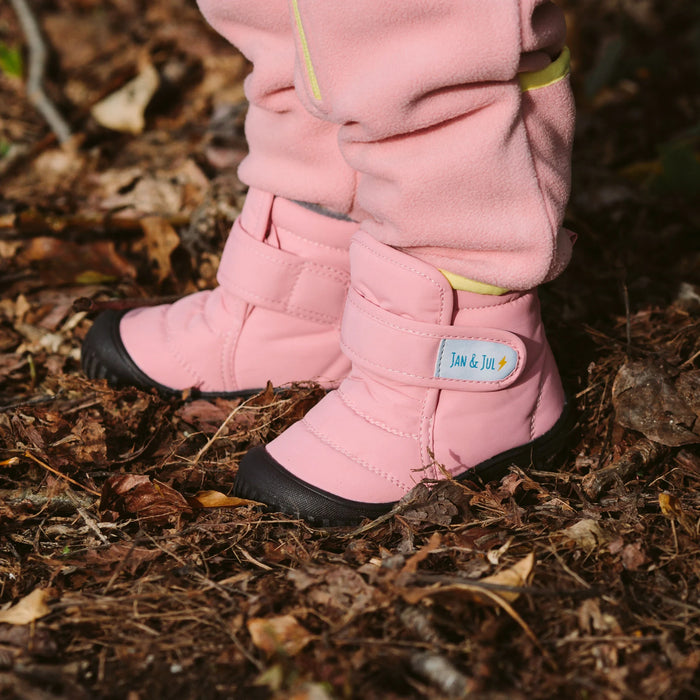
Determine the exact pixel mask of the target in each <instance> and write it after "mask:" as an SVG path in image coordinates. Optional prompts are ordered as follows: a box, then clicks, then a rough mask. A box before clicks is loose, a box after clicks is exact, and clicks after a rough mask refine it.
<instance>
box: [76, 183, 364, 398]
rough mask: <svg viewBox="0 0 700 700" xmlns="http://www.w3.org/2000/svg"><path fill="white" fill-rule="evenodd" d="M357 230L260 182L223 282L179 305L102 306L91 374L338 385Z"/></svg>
mask: <svg viewBox="0 0 700 700" xmlns="http://www.w3.org/2000/svg"><path fill="white" fill-rule="evenodd" d="M356 229H357V224H355V223H354V222H351V221H343V220H338V219H333V218H331V217H328V216H324V215H322V214H318V213H316V212H314V211H311V210H309V209H307V208H305V207H303V206H301V205H299V204H295V203H293V202H290V201H289V200H286V199H281V198H275V197H273V195H271V194H267V193H265V192H261V191H259V190H253V189H251V190H250V192H249V193H248V197H247V199H246V202H245V205H244V207H243V211H242V212H241V215H240V217H239V218H238V220H237V221H236V222H235V223H234V225H233V229H232V230H231V234H230V235H229V238H228V241H227V243H226V248H225V249H224V254H223V256H222V258H221V265H220V267H219V273H218V281H219V285H220V286H219V287H217V288H216V289H215V290H213V291H204V292H198V293H196V294H191V295H189V296H187V297H184V298H183V299H181V300H179V301H177V302H176V303H174V304H167V305H162V306H153V307H144V308H140V309H135V310H133V311H129V312H128V313H126V314H124V313H118V312H111V311H107V312H104V313H102V314H101V315H100V316H99V317H98V318H97V319H96V321H95V323H94V324H93V326H92V328H91V329H90V331H89V333H88V335H87V337H86V338H85V342H84V344H83V352H82V364H83V369H84V371H85V373H86V374H87V375H88V377H91V378H99V379H107V380H108V381H109V382H110V383H113V384H117V385H120V384H121V385H124V384H126V385H134V386H139V387H142V388H151V387H155V388H156V389H158V390H159V391H162V392H164V393H166V394H167V393H171V394H172V393H175V392H181V391H182V390H184V389H190V388H194V389H196V390H197V391H198V392H199V393H200V395H203V396H236V395H241V394H250V393H254V392H255V391H256V390H259V389H261V388H263V387H265V385H266V383H267V382H268V381H271V382H272V383H273V384H274V385H275V386H280V385H283V384H289V383H290V382H294V381H307V380H315V381H317V382H319V383H321V384H322V385H324V386H326V387H332V386H336V385H337V384H338V383H339V381H340V380H341V379H342V378H343V377H344V376H345V375H346V374H347V373H348V370H349V368H350V362H349V360H348V359H347V358H345V357H344V356H343V354H342V353H341V351H340V347H339V331H340V318H341V314H342V311H343V305H344V303H345V297H346V294H347V288H348V284H349V277H350V275H349V262H348V246H349V243H350V238H351V236H352V234H353V233H354V231H355V230H356Z"/></svg>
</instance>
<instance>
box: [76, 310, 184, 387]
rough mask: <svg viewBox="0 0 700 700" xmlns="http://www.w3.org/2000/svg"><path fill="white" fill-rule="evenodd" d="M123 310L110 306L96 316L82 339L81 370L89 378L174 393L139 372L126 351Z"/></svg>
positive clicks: (117, 384) (114, 384)
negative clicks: (122, 330) (122, 323)
mask: <svg viewBox="0 0 700 700" xmlns="http://www.w3.org/2000/svg"><path fill="white" fill-rule="evenodd" d="M125 313H126V312H125V311H115V310H112V309H109V310H107V311H103V312H102V313H101V314H100V315H99V316H98V317H97V318H96V319H95V321H94V323H93V324H92V327H91V328H90V330H89V331H88V334H87V336H86V337H85V340H84V341H83V347H82V351H81V364H82V367H83V371H84V372H85V374H86V375H87V376H88V377H89V378H90V379H106V380H107V382H109V384H112V385H113V386H137V387H139V388H141V389H151V388H156V389H158V390H159V391H162V392H164V393H171V394H172V393H175V392H174V390H173V389H171V388H170V387H166V386H163V385H161V384H159V383H158V382H155V381H154V380H152V379H151V378H150V377H148V375H146V374H145V373H144V372H142V371H141V370H140V369H139V367H138V365H136V363H135V362H134V361H133V359H132V358H131V356H130V355H129V353H128V352H127V350H126V348H125V347H124V342H123V341H122V337H121V333H120V330H119V326H120V323H121V320H122V318H123V316H124V315H125Z"/></svg>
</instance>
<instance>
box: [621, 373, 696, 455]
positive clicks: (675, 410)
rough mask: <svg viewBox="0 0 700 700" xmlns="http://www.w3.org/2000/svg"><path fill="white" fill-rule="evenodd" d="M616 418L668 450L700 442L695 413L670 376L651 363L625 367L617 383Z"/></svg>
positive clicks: (624, 425) (623, 424)
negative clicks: (695, 429)
mask: <svg viewBox="0 0 700 700" xmlns="http://www.w3.org/2000/svg"><path fill="white" fill-rule="evenodd" d="M612 400H613V405H614V407H615V418H616V420H617V422H618V423H619V424H620V425H622V426H623V427H625V428H631V429H632V430H637V431H639V432H640V433H642V434H643V435H644V436H645V437H647V438H649V439H650V440H654V441H655V442H659V443H661V444H662V445H667V446H668V447H677V446H680V445H690V444H694V443H697V442H700V434H698V433H697V432H694V430H693V429H694V425H695V422H696V419H697V416H696V415H695V413H694V411H692V410H691V408H690V407H689V406H688V404H687V403H686V402H685V401H684V400H683V399H682V398H681V396H680V395H679V393H678V391H677V390H676V388H675V387H674V386H673V383H672V382H671V379H670V377H669V375H668V373H667V372H666V371H665V370H664V369H663V368H662V367H659V365H658V364H657V363H655V362H653V361H651V360H646V361H640V362H628V363H626V364H624V365H623V366H622V367H621V368H620V370H619V372H618V373H617V376H616V377H615V382H614V383H613V390H612Z"/></svg>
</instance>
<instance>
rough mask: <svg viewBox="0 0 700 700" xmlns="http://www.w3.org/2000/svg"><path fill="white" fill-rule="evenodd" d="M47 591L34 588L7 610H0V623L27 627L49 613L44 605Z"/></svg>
mask: <svg viewBox="0 0 700 700" xmlns="http://www.w3.org/2000/svg"><path fill="white" fill-rule="evenodd" d="M48 597H49V591H48V589H46V588H35V589H34V590H33V591H32V592H31V593H30V594H29V595H26V596H24V598H22V600H20V601H19V602H18V603H15V604H14V605H13V606H12V607H10V608H8V609H7V610H0V622H4V623H6V624H8V625H28V624H29V623H30V622H34V620H38V619H39V618H40V617H44V615H48V614H49V613H50V612H51V608H49V606H48V605H47V604H46V599H47V598H48Z"/></svg>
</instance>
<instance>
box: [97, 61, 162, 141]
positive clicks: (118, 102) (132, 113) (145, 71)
mask: <svg viewBox="0 0 700 700" xmlns="http://www.w3.org/2000/svg"><path fill="white" fill-rule="evenodd" d="M159 84H160V77H159V76H158V71H157V70H156V69H155V68H154V67H153V66H152V65H151V64H150V63H147V64H146V65H145V66H144V67H143V68H142V69H141V72H140V73H139V74H138V75H137V76H136V77H135V78H134V79H133V80H130V81H129V82H128V83H127V84H126V85H124V86H123V87H121V88H120V89H119V90H117V91H116V92H113V93H112V94H111V95H108V96H107V97H105V98H104V99H103V100H100V101H99V102H98V103H97V104H96V105H94V107H93V108H92V109H91V110H90V112H91V113H92V116H93V117H94V118H95V119H96V120H97V121H98V122H99V123H100V124H101V125H102V126H106V127H107V128H108V129H112V130H113V131H122V132H125V133H130V134H140V133H141V132H142V131H143V129H144V127H145V125H146V120H145V118H144V113H145V111H146V107H148V103H149V102H150V101H151V98H152V97H153V95H154V94H155V92H156V90H157V89H158V86H159Z"/></svg>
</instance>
